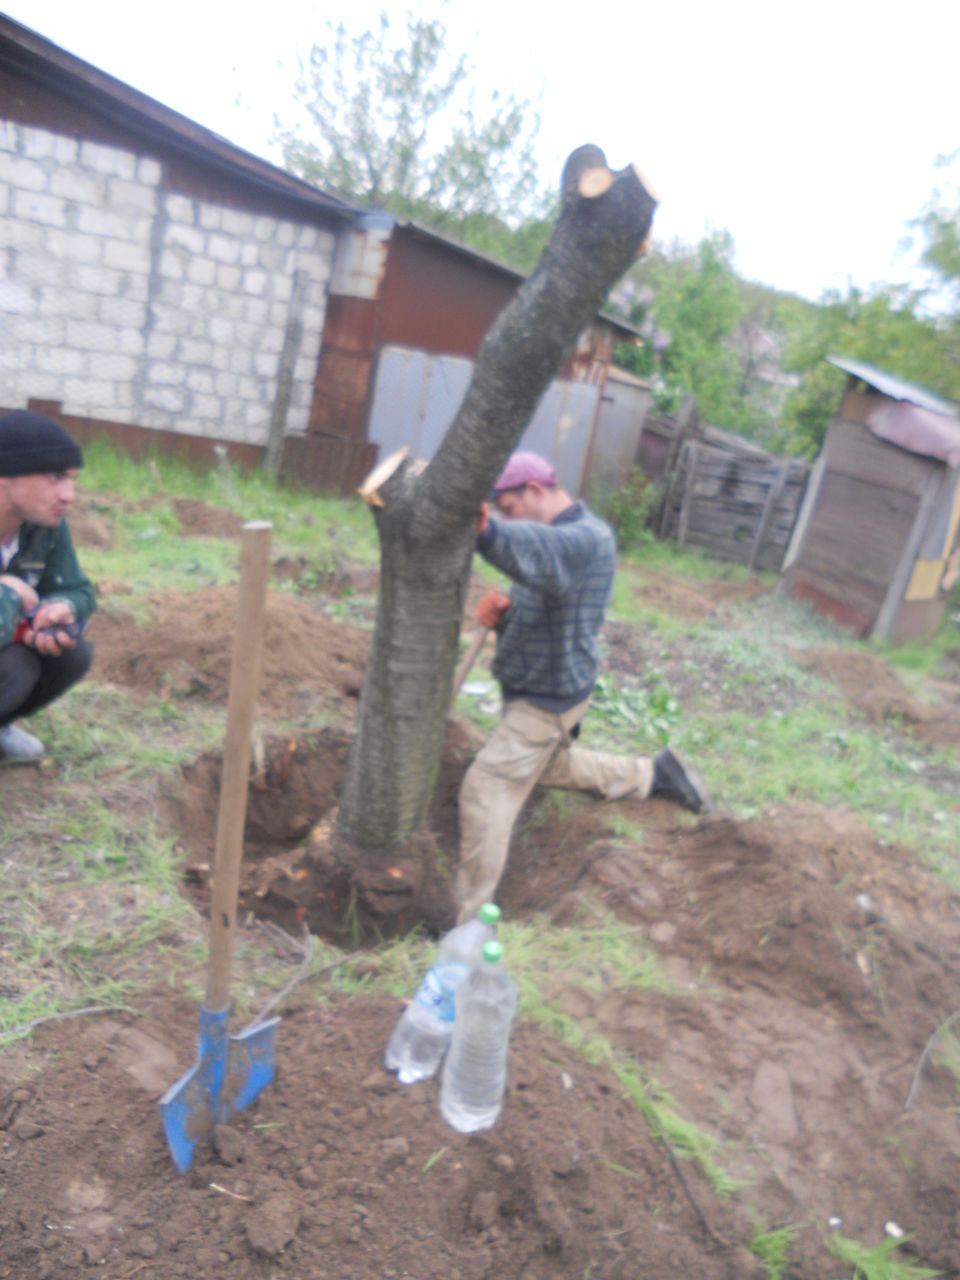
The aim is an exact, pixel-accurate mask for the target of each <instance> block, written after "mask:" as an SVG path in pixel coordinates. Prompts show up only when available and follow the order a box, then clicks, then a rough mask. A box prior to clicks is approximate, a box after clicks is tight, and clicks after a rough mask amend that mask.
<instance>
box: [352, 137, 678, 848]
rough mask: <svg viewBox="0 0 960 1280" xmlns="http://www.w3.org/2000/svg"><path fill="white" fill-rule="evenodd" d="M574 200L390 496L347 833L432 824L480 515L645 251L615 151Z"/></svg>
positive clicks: (360, 836) (637, 205)
mask: <svg viewBox="0 0 960 1280" xmlns="http://www.w3.org/2000/svg"><path fill="white" fill-rule="evenodd" d="M562 195H563V204H562V208H561V212H560V217H559V219H558V220H557V225H556V227H555V228H554V231H553V235H552V237H551V239H550V242H549V244H548V245H547V247H546V248H545V249H544V251H543V254H542V256H541V258H540V261H539V263H538V264H537V267H536V269H535V270H534V272H533V274H532V275H531V276H530V277H529V278H528V279H527V280H526V281H525V282H524V284H523V285H522V286H521V288H520V289H519V291H518V292H517V294H516V296H515V297H514V298H513V300H512V301H511V302H510V303H509V304H508V305H507V306H506V307H505V308H504V310H503V311H502V312H501V313H500V315H499V316H498V317H497V319H496V320H495V321H494V323H493V325H492V326H491V328H490V330H489V332H488V333H487V335H486V337H485V338H484V340H483V344H482V346H481V348H480V352H479V354H478V356H477V362H476V367H475V370H474V375H473V380H472V382H471V383H470V387H469V389H468V391H467V394H466V398H465V399H464V402H463V405H462V407H461V409H460V412H459V413H458V414H457V417H456V419H455V420H454V422H453V424H452V425H451V427H450V429H449V431H448V432H447V435H446V437H445V438H444V440H443V442H442V444H441V445H440V448H439V449H438V450H437V453H436V455H435V456H434V458H433V460H432V461H431V462H430V463H429V465H428V466H426V467H425V468H423V467H420V466H418V465H417V464H414V463H412V462H410V461H409V460H408V459H404V460H403V461H402V462H401V464H400V466H399V467H398V468H397V469H396V470H395V471H394V472H393V474H392V475H390V476H389V477H388V478H387V479H386V480H384V482H383V484H382V485H381V486H380V488H379V490H378V498H377V502H378V504H380V505H375V506H374V508H373V509H374V512H375V518H376V520H377V526H378V532H379V537H380V556H381V561H380V597H379V601H378V605H377V618H376V627H375V630H374V636H373V643H372V645H371V649H370V655H369V658H368V660H367V668H366V675H365V678H364V685H363V691H362V694H361V698H360V709H359V712H358V717H357V724H356V730H355V737H354V740H353V743H352V746H351V751H350V759H349V763H348V766H347V777H346V781H345V784H344V789H343V794H342V796H341V802H340V814H339V833H340V835H342V836H343V837H345V838H346V839H348V840H349V841H351V842H352V843H353V844H356V845H360V846H364V847H384V848H386V847H387V846H389V845H391V844H393V843H395V842H397V841H401V840H405V839H407V838H408V837H409V836H411V835H412V834H413V833H414V832H416V831H417V829H418V828H419V826H420V825H421V823H422V821H423V819H424V817H425V814H426V811H427V808H428V806H429V804H430V800H431V797H432V794H433V787H434V782H435V780H436V776H437V771H438V767H439V763H440V753H441V750H442V747H443V732H444V722H445V720H446V716H447V712H448V710H449V702H450V691H451V686H452V681H453V672H454V667H455V665H456V656H457V646H458V641H459V635H460V623H461V619H462V617H463V607H464V600H465V596H466V588H467V582H468V579H469V575H470V563H471V559H472V556H473V551H474V547H475V543H476V533H475V527H474V524H475V519H476V513H477V509H478V507H479V505H480V503H481V502H482V501H483V500H484V498H485V497H486V495H487V493H488V492H489V490H490V488H491V485H492V484H493V481H494V480H495V479H496V477H497V475H498V474H499V472H500V469H501V467H502V466H503V463H504V462H505V460H506V458H507V456H508V454H509V453H510V451H511V450H512V449H513V448H514V446H515V445H516V443H517V441H518V440H519V438H520V436H521V435H522V433H523V431H524V428H525V427H526V426H527V424H528V422H529V421H530V419H531V417H532V416H533V413H534V411H535V409H536V407H537V404H538V402H539V400H540V398H541V396H542V395H543V393H544V391H545V390H546V389H547V387H548V385H549V383H550V380H551V379H552V378H553V377H554V376H555V375H556V373H557V371H558V370H559V368H560V367H561V365H562V364H563V361H564V359H565V358H566V356H567V355H568V353H569V352H570V350H571V349H572V347H573V345H574V343H575V342H576V339H577V337H578V335H579V334H580V333H581V331H582V330H583V329H584V328H585V326H586V325H587V324H589V323H590V321H591V320H592V319H593V318H594V317H595V315H596V314H597V312H598V311H599V309H600V307H601V306H602V305H603V302H604V300H605V299H606V297H607V294H608V293H609V291H610V289H611V287H612V286H613V284H614V283H615V282H616V280H617V279H618V278H619V277H620V276H621V275H622V274H623V272H624V271H625V270H626V269H627V267H628V266H629V265H630V263H631V262H632V261H633V259H634V258H635V257H636V256H637V253H638V252H639V251H640V250H641V249H642V247H643V244H644V241H645V240H646V238H647V235H648V233H649V231H650V226H651V223H652V220H653V212H654V209H655V208H656V199H655V197H654V196H653V195H652V194H651V192H650V191H649V189H648V188H647V187H646V186H645V184H644V181H643V179H642V177H641V175H640V174H639V172H638V171H637V170H636V169H635V168H633V167H629V168H626V169H623V170H621V171H620V172H619V173H612V172H611V171H610V170H609V169H608V168H607V164H606V159H605V157H604V154H603V152H602V151H601V150H600V149H599V148H598V147H594V146H585V147H580V148H578V149H577V150H576V151H574V152H573V154H572V155H571V156H570V157H569V159H568V160H567V163H566V165H565V166H564V170H563V177H562Z"/></svg>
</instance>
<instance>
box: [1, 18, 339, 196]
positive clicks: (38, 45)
mask: <svg viewBox="0 0 960 1280" xmlns="http://www.w3.org/2000/svg"><path fill="white" fill-rule="evenodd" d="M5 69H14V70H16V71H19V72H20V73H21V74H22V75H26V76H27V77H29V78H30V79H31V80H33V81H35V82H36V83H37V84H38V85H40V86H42V87H43V88H45V89H47V90H49V92H50V93H51V95H53V96H55V97H59V98H66V99H68V100H70V101H73V102H76V103H77V104H78V105H80V106H82V107H83V108H85V109H86V110H88V111H92V112H94V113H95V114H97V115H100V116H102V117H104V118H106V119H108V120H110V121H111V122H112V123H113V124H115V125H118V126H120V127H121V128H123V129H126V130H128V131H129V132H131V133H133V134H135V135H137V136H139V137H140V138H142V139H144V140H145V141H147V142H153V143H154V144H157V143H159V144H162V145H163V146H165V147H168V148H170V149H172V150H174V151H176V152H178V153H180V154H181V155H184V156H186V157H188V158H190V159H192V160H196V161H200V162H202V163H203V164H204V165H205V166H206V167H207V168H208V169H213V170H216V171H218V172H220V173H221V174H225V175H228V176H230V177H233V178H235V179H239V180H241V181H243V182H246V183H248V184H249V185H251V186H254V187H257V188H258V189H260V190H261V191H264V190H265V191H267V192H269V193H272V194H274V195H276V196H282V197H284V198H286V199H287V200H294V201H296V202H298V203H300V204H302V205H304V206H308V207H310V208H312V209H314V210H316V211H317V212H322V213H323V214H325V215H326V216H327V217H334V218H337V219H341V218H349V217H352V216H353V215H354V213H355V212H356V210H355V209H354V207H353V206H352V205H349V204H347V203H346V201H343V200H340V199H338V198H337V197H336V196H332V195H329V194H327V193H326V192H325V191H321V190H319V189H318V188H317V187H313V186H311V185H310V183H308V182H304V181H303V180H302V179H301V178H297V177H295V176H294V175H293V174H291V173H288V172H287V171H286V170H285V169H281V168H278V166H276V165H273V164H270V162H269V161H267V160H261V159H260V157H259V156H255V155H253V154H251V152H249V151H244V150H243V148H242V147H238V146H236V145H235V144H234V143H232V142H228V141H227V139H226V138H222V137H220V135H219V134H217V133H214V132H212V130H210V129H205V128H204V127H203V126H202V125H199V124H197V123H196V122H195V121H193V120H190V119H188V118H187V117H186V116H182V115H180V113H179V112H178V111H174V110H172V109H171V108H170V107H165V106H164V105H163V104H162V103H160V102H157V101H156V100H155V99H154V98H150V97H148V96H147V95H146V94H145V93H141V92H140V91H139V90H138V89H134V88H132V87H131V86H130V85H128V84H124V82H123V81H122V80H117V79H115V78H114V77H113V76H110V75H107V73H106V72H105V71H100V70H99V69H98V68H97V67H94V66H92V65H91V64H90V63H89V62H84V61H83V59H82V58H77V57H75V56H74V55H73V54H72V53H67V51H66V50H65V49H61V48H60V47H59V46H58V45H55V44H53V43H52V42H51V41H50V40H47V39H45V38H44V37H43V36H41V35H39V34H38V33H37V32H35V31H31V30H30V29H29V28H28V27H24V26H21V25H20V23H18V22H14V21H13V20H12V19H11V18H8V17H6V16H5V15H4V14H2V13H0V73H2V72H3V71H4V70H5Z"/></svg>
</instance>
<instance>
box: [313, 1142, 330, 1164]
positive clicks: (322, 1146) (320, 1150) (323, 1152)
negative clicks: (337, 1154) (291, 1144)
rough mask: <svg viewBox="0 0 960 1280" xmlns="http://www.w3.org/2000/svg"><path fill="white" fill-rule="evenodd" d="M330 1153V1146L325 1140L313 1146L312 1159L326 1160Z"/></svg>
mask: <svg viewBox="0 0 960 1280" xmlns="http://www.w3.org/2000/svg"><path fill="white" fill-rule="evenodd" d="M328 1155H329V1148H328V1147H327V1144H326V1143H325V1142H318V1143H317V1145H316V1146H315V1147H314V1148H313V1155H312V1156H311V1159H312V1160H326V1158H327V1156H328Z"/></svg>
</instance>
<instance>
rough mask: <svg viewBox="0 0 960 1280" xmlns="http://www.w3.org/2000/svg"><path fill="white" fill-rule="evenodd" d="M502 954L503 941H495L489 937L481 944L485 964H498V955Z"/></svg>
mask: <svg viewBox="0 0 960 1280" xmlns="http://www.w3.org/2000/svg"><path fill="white" fill-rule="evenodd" d="M502 955H503V943H502V942H495V941H493V939H491V940H490V941H489V942H485V943H484V944H483V958H484V960H486V962H487V964H499V962H500V957H501V956H502Z"/></svg>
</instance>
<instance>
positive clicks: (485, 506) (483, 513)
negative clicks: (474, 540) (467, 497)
mask: <svg viewBox="0 0 960 1280" xmlns="http://www.w3.org/2000/svg"><path fill="white" fill-rule="evenodd" d="M489 523H490V503H489V502H481V503H480V509H479V511H478V512H477V533H483V531H484V529H485V528H486V527H487V525H488V524H489Z"/></svg>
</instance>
